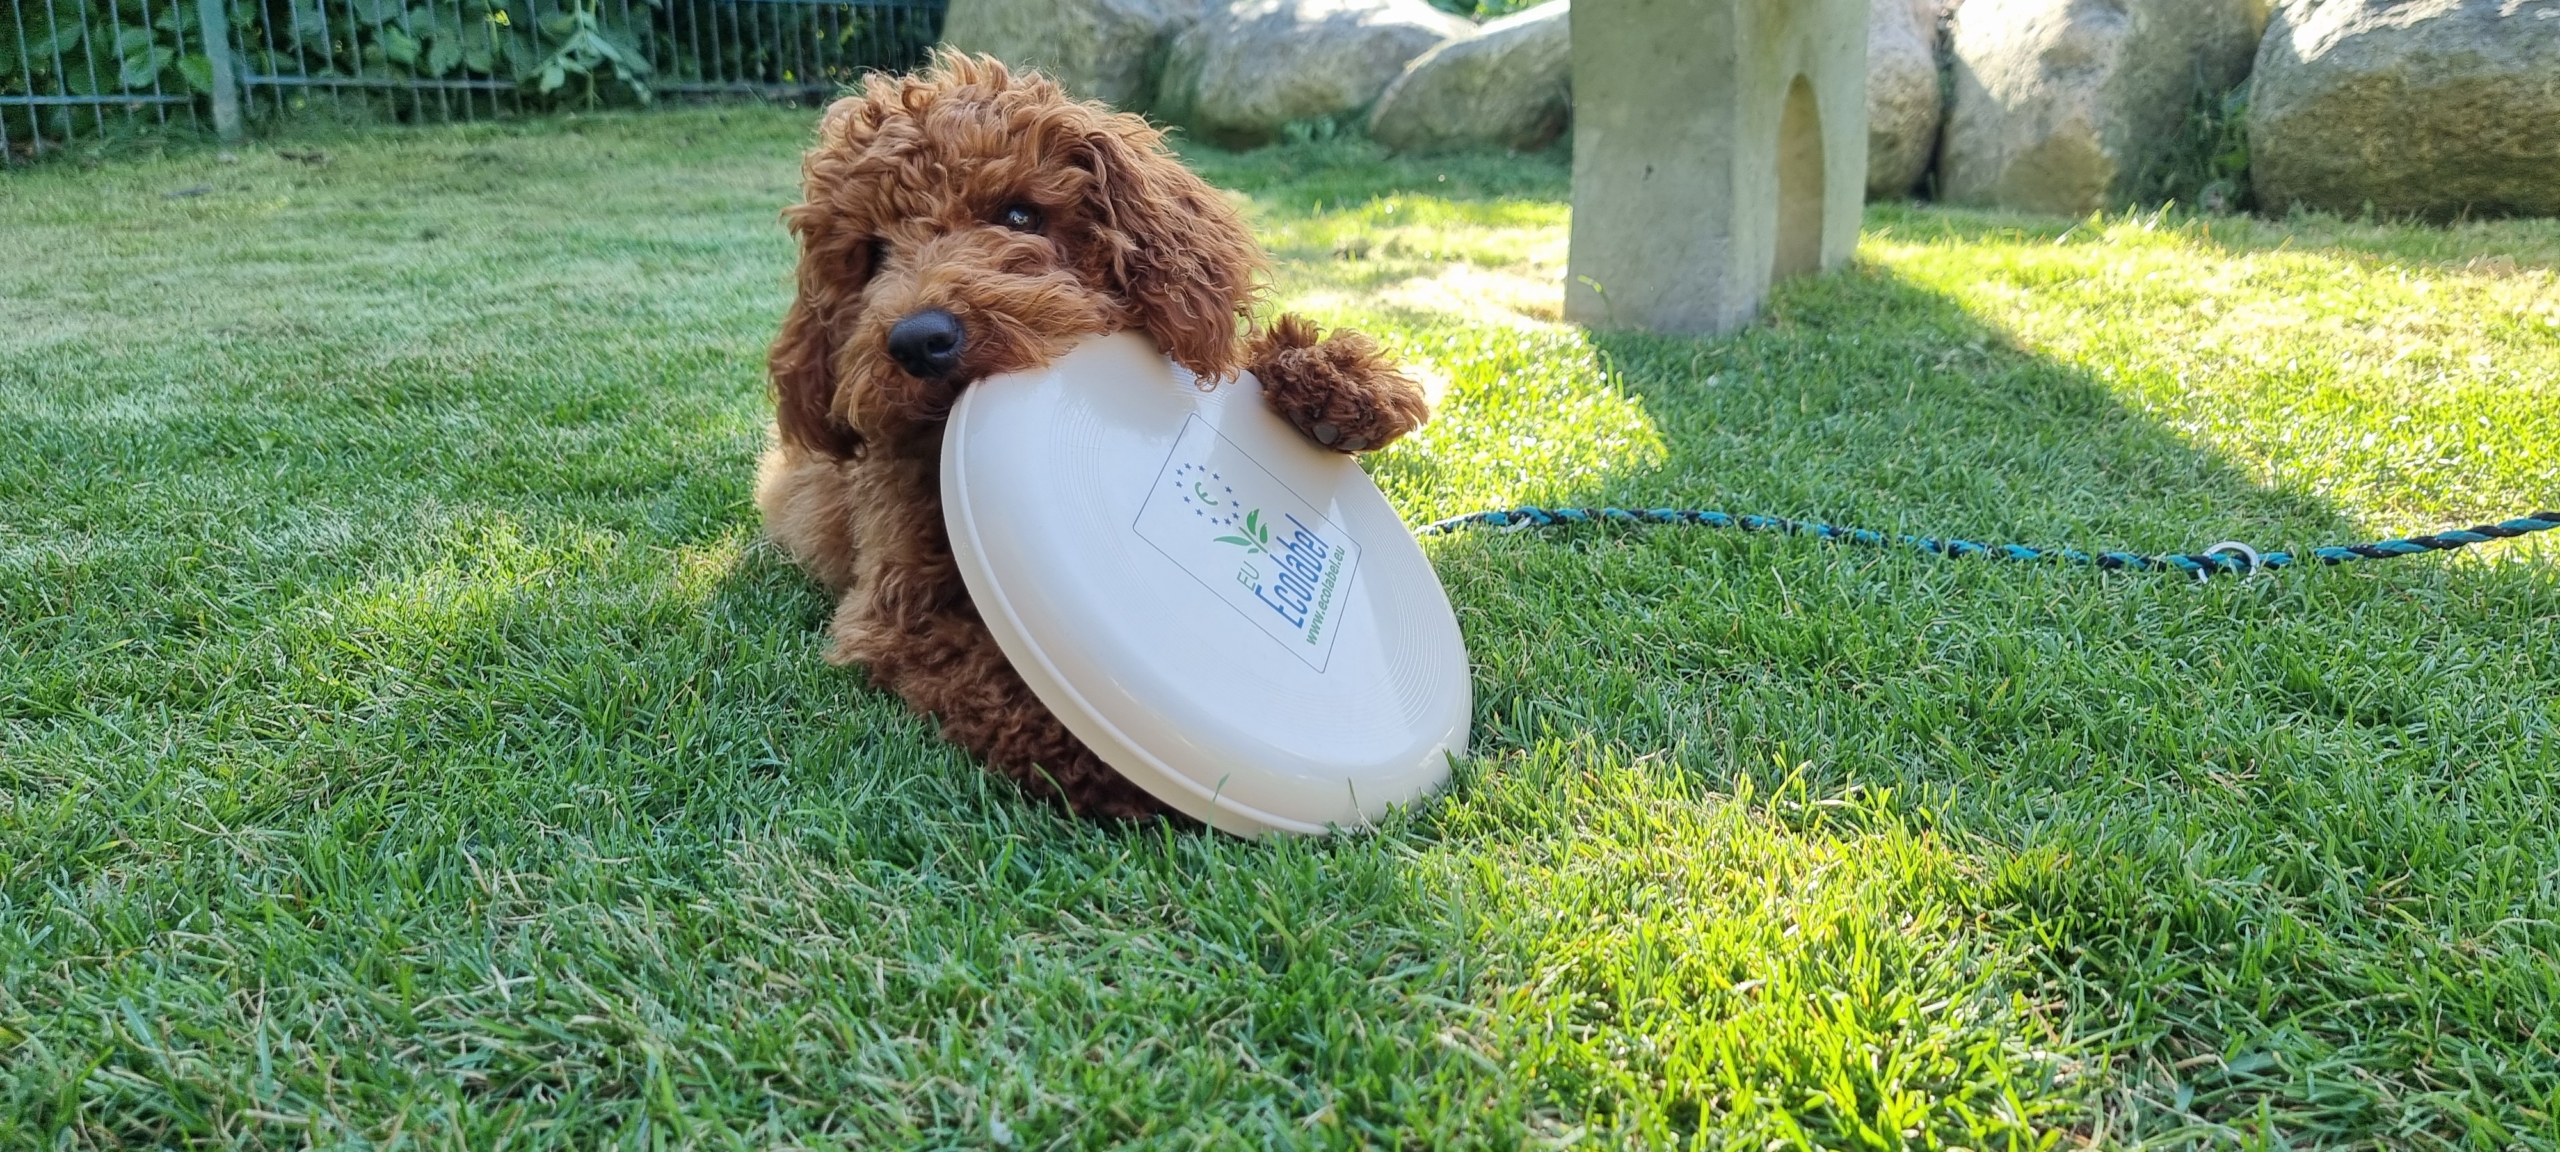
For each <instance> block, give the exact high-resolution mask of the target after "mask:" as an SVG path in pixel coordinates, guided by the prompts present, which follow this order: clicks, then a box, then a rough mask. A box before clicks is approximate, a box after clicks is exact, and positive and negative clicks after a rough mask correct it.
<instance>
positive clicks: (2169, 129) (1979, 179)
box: [1938, 0, 2267, 214]
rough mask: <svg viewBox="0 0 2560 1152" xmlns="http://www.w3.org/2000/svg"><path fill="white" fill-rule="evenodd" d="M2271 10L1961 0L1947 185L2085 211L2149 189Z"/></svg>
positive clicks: (1942, 181) (2239, 75)
mask: <svg viewBox="0 0 2560 1152" xmlns="http://www.w3.org/2000/svg"><path fill="white" fill-rule="evenodd" d="M2266 22H2267V2H2266V0H1965V3H1964V5H1963V6H1962V7H1960V8H1958V9H1956V15H1955V35H1954V43H1953V51H1954V56H1955V101H1954V104H1953V107H1952V108H1950V110H1949V112H1948V117H1947V128H1946V137H1945V141H1944V143H1943V145H1942V146H1941V148H1940V150H1939V153H1938V188H1939V192H1940V194H1941V195H1942V196H1944V197H1945V198H1946V199H1947V200H1949V201H1952V202H1954V203H1959V204H1978V205H1990V206H1998V207H2003V208H2025V209H2028V210H2031V211H2037V212H2065V213H2072V214H2080V213H2086V212H2090V211H2094V210H2096V209H2100V208H2107V207H2112V206H2115V205H2117V204H2121V203H2124V202H2126V201H2129V200H2133V199H2136V198H2138V197H2140V196H2142V195H2144V194H2146V193H2148V192H2149V191H2151V189H2152V186H2155V185H2156V184H2157V182H2158V180H2159V178H2160V176H2161V175H2162V174H2163V166H2164V165H2167V164H2170V163H2174V162H2175V161H2176V153H2177V150H2178V148H2179V147H2180V144H2181V141H2182V140H2183V139H2184V136H2185V130H2186V124H2187V117H2188V116H2189V114H2191V113H2192V112H2193V111H2194V110H2195V108H2196V105H2197V103H2198V101H2199V100H2200V99H2205V98H2216V99H2218V98H2219V97H2221V96H2222V94H2223V93H2225V92H2228V91H2229V90H2231V89H2232V88H2234V87H2236V86H2238V85H2239V84H2240V82H2241V81H2243V80H2245V79H2247V78H2248V76H2249V61H2250V58H2251V57H2252V56H2253V55H2254V54H2255V53H2256V51H2257V45H2258V35H2259V33H2260V32H2261V31H2262V30H2263V29H2264V28H2265V27H2266Z"/></svg>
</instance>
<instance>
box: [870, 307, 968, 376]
mask: <svg viewBox="0 0 2560 1152" xmlns="http://www.w3.org/2000/svg"><path fill="white" fill-rule="evenodd" d="M967 342H968V333H967V331H966V330H965V329H963V328H961V327H960V318H959V317H957V316H954V315H952V314H950V313H948V312H945V311H943V310H942V309H940V308H927V309H925V310H924V311H922V312H918V313H916V314H915V315H913V316H909V317H907V318H906V319H904V320H900V321H898V323H897V324H896V326H894V327H892V328H890V329H889V357H890V358H891V359H893V360H896V361H897V362H898V366H899V367H901V368H904V369H906V370H907V374H908V375H911V376H914V377H915V378H916V379H918V380H938V379H941V378H942V377H945V376H948V375H950V374H951V370H952V369H954V368H958V367H959V366H960V350H961V348H962V346H963V345H965V344H966V343H967Z"/></svg>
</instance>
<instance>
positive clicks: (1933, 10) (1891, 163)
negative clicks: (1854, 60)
mask: <svg viewBox="0 0 2560 1152" xmlns="http://www.w3.org/2000/svg"><path fill="white" fill-rule="evenodd" d="M1940 10H1943V5H1940V0H1874V5H1871V10H1869V20H1866V197H1869V200H1889V197H1905V195H1910V192H1912V189H1915V187H1917V184H1920V177H1928V161H1930V159H1935V156H1938V120H1943V115H1946V92H1943V90H1940V84H1938V13H1940Z"/></svg>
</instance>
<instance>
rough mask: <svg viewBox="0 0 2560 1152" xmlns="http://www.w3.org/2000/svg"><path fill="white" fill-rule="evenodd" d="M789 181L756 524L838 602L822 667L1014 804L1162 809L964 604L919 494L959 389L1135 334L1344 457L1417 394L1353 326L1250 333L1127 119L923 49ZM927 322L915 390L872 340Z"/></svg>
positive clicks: (1220, 216) (836, 109) (930, 495)
mask: <svg viewBox="0 0 2560 1152" xmlns="http://www.w3.org/2000/svg"><path fill="white" fill-rule="evenodd" d="M801 171H802V202H801V203H799V204H797V205H794V206H793V207H791V208H790V209H789V210H787V211H786V212H785V213H784V219H785V221H786V222H787V223H788V224H789V226H790V228H791V231H792V233H793V234H794V235H795V236H796V237H797V238H798V240H799V244H800V264H799V269H798V272H797V286H798V293H797V296H796V298H795V299H794V300H793V301H792V305H791V309H790V311H789V313H788V314H787V315H786V316H785V317H784V318H783V322H782V331H781V334H780V335H779V336H777V337H776V338H775V340H774V343H773V351H772V354H771V357H770V359H769V361H768V364H767V369H768V375H769V376H770V378H771V381H772V385H773V392H774V425H775V443H774V446H773V447H772V448H771V449H770V450H768V451H767V452H766V454H765V458H764V461H763V463H762V466H761V469H760V472H759V475H758V478H757V483H756V504H757V506H758V507H759V508H761V509H762V510H763V512H764V517H765V530H766V532H767V534H768V535H770V536H771V537H772V538H773V540H774V541H775V542H776V543H778V544H780V545H781V546H782V547H783V549H784V550H786V551H787V552H789V553H790V554H791V555H792V557H793V558H794V559H795V560H797V561H798V562H799V563H800V564H801V566H802V567H804V568H806V569H808V571H809V572H810V574H811V575H813V576H816V577H817V578H818V579H819V580H820V581H821V582H823V583H824V584H825V585H826V586H827V588H828V590H829V591H831V592H833V593H835V594H837V595H838V597H839V601H838V603H837V605H836V612H835V617H834V620H833V621H832V623H831V624H830V625H829V629H830V633H831V635H832V637H833V639H834V645H833V648H832V650H831V651H830V653H829V656H828V658H829V659H830V660H832V661H834V662H837V663H858V664H861V665H863V666H865V667H866V668H867V669H868V670H869V672H870V675H871V679H872V682H873V683H875V684H877V685H879V686H881V687H883V688H886V689H888V690H889V691H891V692H895V693H897V694H898V696H899V697H901V698H903V699H904V700H906V701H907V703H908V704H909V705H911V706H913V707H915V708H916V709H918V710H920V711H923V712H926V713H930V714H932V715H933V716H935V717H936V718H938V719H939V720H940V721H941V725H942V733H943V735H944V736H945V737H946V738H948V739H950V740H952V741H953V742H955V743H957V744H960V745H961V746H963V747H965V748H967V749H969V750H970V751H972V752H975V753H977V754H978V755H980V756H982V757H984V758H985V759H986V761H987V763H988V764H989V765H990V766H992V767H994V768H996V769H997V770H999V771H1001V772H1003V773H1004V774H1005V775H1007V776H1009V777H1012V778H1013V779H1015V780H1017V781H1019V782H1021V783H1022V785H1023V786H1024V787H1025V788H1027V789H1029V790H1030V791H1032V792H1034V793H1035V794H1040V795H1050V796H1056V797H1058V798H1060V799H1063V800H1064V801H1065V802H1066V803H1067V804H1068V805H1069V806H1071V807H1073V808H1074V809H1075V810H1077V811H1079V812H1083V813H1086V814H1089V815H1095V816H1105V817H1133V816H1143V815H1147V814H1150V813H1154V812H1157V811H1160V810H1161V808H1160V806H1159V805H1158V804H1157V803H1156V801H1155V800H1154V798H1152V797H1150V796H1148V795H1147V794H1146V793H1145V792H1143V791H1141V790H1140V789H1138V788H1137V787H1136V786H1134V785H1132V784H1130V783H1129V782H1128V781H1126V780H1124V779H1122V778H1121V777H1120V776H1119V775H1118V774H1117V773H1115V772H1113V771H1111V769H1110V768H1109V767H1108V766H1106V765H1104V764H1103V763H1102V762H1101V760H1100V759H1099V758H1097V757H1095V756H1094V754H1093V753H1092V752H1091V751H1090V750H1088V749H1086V748H1085V747H1084V745H1083V744H1082V743H1080V742H1078V741H1077V740H1076V738H1075V737H1074V736H1073V735H1071V734H1070V733H1068V731H1067V730H1066V727H1065V725H1063V724H1061V723H1059V722H1058V720H1057V718H1056V717H1054V716H1052V715H1050V714H1049V711H1048V709H1047V708H1045V707H1043V706H1042V705H1041V703H1040V702H1039V700H1038V699H1037V698H1035V697H1034V696H1033V695H1032V694H1031V690H1030V688H1029V687H1028V686H1027V685H1025V684H1024V683H1023V681H1022V678H1021V677H1020V676H1018V675H1016V674H1015V673H1014V670H1013V668H1012V666H1011V665H1009V664H1007V663H1006V662H1005V658H1004V654H1003V652H1002V651H1001V650H999V649H998V648H997V647H996V643H995V638H994V637H993V636H991V635H990V634H989V633H988V632H987V629H986V625H985V624H984V623H983V622H982V621H981V620H980V619H979V617H978V612H977V608H976V607H975V606H974V605H972V604H971V603H970V602H969V594H968V590H967V588H966V587H965V586H963V584H962V583H961V579H960V574H959V571H958V569H957V568H956V567H955V566H954V564H953V561H952V557H951V546H950V541H949V540H948V539H947V538H946V537H945V536H944V533H943V521H942V501H941V493H940V490H939V459H940V456H941V451H942V428H943V422H944V420H945V418H946V417H947V416H948V414H949V412H950V409H951V404H952V402H953V401H954V400H955V399H956V398H957V397H958V393H959V389H961V388H963V387H966V386H967V385H968V383H969V382H971V381H975V380H980V379H984V378H986V377H988V376H992V375H997V374H999V373H1004V372H1010V371H1015V370H1019V369H1023V368H1029V367H1033V366H1036V365H1038V364H1041V363H1044V362H1046V361H1048V360H1051V359H1053V358H1055V357H1057V356H1058V355H1060V354H1062V353H1064V352H1066V351H1067V350H1068V349H1069V348H1071V347H1073V346H1074V345H1075V344H1076V343H1078V342H1079V341H1081V340H1083V339H1084V338H1086V337H1088V336H1095V335H1101V334H1105V333H1110V332H1116V331H1121V330H1123V329H1131V328H1134V329H1137V330H1140V331H1143V332H1145V333H1146V334H1147V335H1148V336H1149V337H1150V338H1152V339H1153V340H1154V341H1155V343H1156V346H1157V347H1158V348H1161V349H1163V350H1164V352H1165V354H1166V355H1168V356H1170V357H1172V358H1173V360H1174V361H1175V362H1177V363H1180V364H1181V365H1183V366H1184V367H1186V368H1189V369H1191V370H1192V371H1193V372H1196V373H1198V374H1199V375H1200V377H1201V378H1202V379H1203V380H1207V381H1217V380H1222V379H1227V378H1231V377H1232V376H1233V375H1234V373H1235V372H1236V370H1237V369H1239V368H1247V369H1250V370H1251V371H1252V372H1253V373H1254V374H1255V375H1256V376H1257V377H1259V378H1260V379H1261V380H1262V381H1263V382H1264V387H1265V393H1266V396H1267V397H1268V398H1269V400H1270V403H1271V405H1272V407H1273V409H1274V410H1275V411H1277V412H1279V413H1280V414H1282V415H1283V416H1285V417H1287V418H1288V419H1289V420H1290V421H1291V422H1293V423H1295V424H1296V425H1297V426H1298V427H1299V429H1300V430H1302V431H1304V432H1306V433H1307V434H1308V435H1309V436H1311V437H1313V438H1315V439H1316V440H1317V441H1318V442H1319V443H1325V444H1329V445H1330V446H1332V447H1334V448H1335V449H1337V450H1340V451H1346V452H1352V451H1362V450H1368V449H1376V448H1380V447H1384V446H1385V445H1386V444H1387V443H1388V442H1389V441H1391V440H1393V439H1394V438H1396V437H1397V436H1401V435H1403V434H1404V433H1406V432H1409V431H1412V430H1413V429H1414V428H1417V427H1419V426H1421V424H1422V422H1423V421H1424V420H1425V419H1427V418H1428V416H1429V411H1428V407H1427V405H1426V404H1425V402H1424V400H1423V396H1422V391H1421V389H1420V388H1418V387H1416V386H1415V385H1414V383H1413V382H1412V381H1411V380H1408V379H1406V378H1405V377H1404V376H1403V375H1402V374H1401V373H1399V372H1398V371H1397V370H1396V369H1395V367H1394V366H1393V365H1392V364H1391V363H1389V362H1388V360H1387V359H1386V357H1385V355H1384V354H1383V353H1382V351H1381V350H1380V349H1379V348H1378V346H1377V345H1376V344H1375V343H1374V342H1373V341H1371V340H1369V339H1368V338H1366V337H1364V336H1361V335H1360V334H1358V333H1355V332H1336V333H1335V334H1334V335H1333V336H1332V337H1331V338H1329V339H1324V340H1321V341H1319V340H1318V339H1317V336H1318V333H1317V331H1316V328H1315V325H1313V324H1310V323H1308V322H1307V321H1305V320H1303V319H1300V318H1298V317H1295V316H1282V317H1280V318H1279V319H1277V320H1276V321H1274V322H1273V324H1272V325H1271V327H1270V330H1269V331H1267V332H1264V333H1261V334H1260V335H1255V334H1253V333H1252V332H1251V331H1250V329H1249V327H1248V325H1247V323H1246V322H1247V321H1248V319H1249V318H1250V315H1251V312H1252V307H1253V304H1254V301H1255V298H1256V291H1257V290H1256V287H1255V276H1256V275H1257V273H1259V272H1261V271H1262V269H1263V267H1264V260H1263V256H1262V251H1261V249H1260V248H1259V247H1258V246H1256V245H1255V243H1254V241H1253V236H1252V233H1251V232H1250V231H1249V230H1247V229H1246V227H1245V224H1244V221H1243V220H1242V219H1241V218H1240V217H1239V216H1238V215H1237V214H1236V212H1235V210H1234V209H1233V208H1231V207H1230V206H1229V205H1228V204H1227V202H1226V200H1225V199H1224V198H1223V197H1221V196H1220V195H1219V194H1218V192H1217V191H1216V190H1215V189H1213V188H1211V187H1210V186H1209V185H1208V184H1207V183H1205V182H1203V181H1202V180H1201V179H1200V178H1199V177H1197V176H1195V175H1193V174H1192V173H1191V171H1190V170H1189V169H1187V168H1185V167H1183V166H1182V164H1181V163H1180V162H1179V161H1177V160H1176V159H1174V158H1173V156H1172V155H1171V154H1170V153H1168V152H1167V151H1166V150H1165V147H1164V143H1163V139H1162V137H1161V135H1160V134H1159V133H1157V132H1156V131H1155V130H1154V129H1152V128H1149V127H1148V126H1147V124H1146V122H1145V121H1143V120H1141V119H1139V118H1137V117H1135V116H1129V115H1123V114H1119V113H1114V112H1112V111H1110V110H1109V109H1107V108H1105V107H1103V106H1101V105H1099V104H1091V103H1080V102H1077V101H1074V100H1071V99H1069V98H1068V97H1067V96H1066V95H1065V94H1064V93H1063V92H1061V91H1060V90H1059V89H1058V87H1057V85H1055V84H1053V83H1051V82H1050V81H1049V80H1048V79H1046V78H1045V77H1042V76H1039V75H1038V74H1036V73H1026V74H1023V75H1014V74H1012V73H1010V72H1008V71H1007V70H1006V69H1005V67H1004V66H1003V65H1001V64H998V63H996V62H995V61H993V60H990V59H987V58H985V57H970V56H961V55H956V54H944V55H939V56H937V57H936V58H935V60H934V62H933V64H932V65H931V66H930V67H928V68H927V69H926V70H924V71H922V72H919V73H916V74H913V75H908V76H894V77H893V76H872V77H870V78H869V79H867V80H866V81H865V82H864V85H863V90H862V92H861V94H860V95H855V96H848V97H846V98H844V99H842V100H838V101H837V102H836V103H835V104H834V105H833V106H832V107H830V108H829V109H828V110H827V113H826V117H825V119H824V120H823V122H822V123H821V125H820V127H819V129H818V142H817V145H816V146H815V147H814V148H812V149H810V151H809V153H808V155H807V156H806V158H805V159H804V160H803V162H802V165H801ZM1026 223H1027V224H1028V225H1029V226H1027V227H1026V226H1025V225H1026ZM929 310H940V311H942V312H946V313H948V314H949V315H950V316H951V317H952V318H954V319H955V320H956V321H957V322H958V324H959V326H960V328H961V329H962V330H963V331H964V332H965V337H964V338H963V339H962V341H961V342H960V345H959V348H958V350H957V354H956V361H954V362H952V363H951V365H950V367H949V368H948V370H931V371H927V372H925V373H924V374H921V375H920V374H918V373H917V372H913V371H910V370H909V369H908V368H906V367H902V366H901V361H900V360H899V358H898V357H897V356H896V355H894V354H893V353H892V352H891V350H890V342H889V334H890V331H891V329H892V328H893V327H894V326H896V325H897V324H898V322H899V321H900V320H901V319H905V318H908V317H912V316H917V315H919V314H921V313H924V312H927V311H929ZM911 350H912V349H911Z"/></svg>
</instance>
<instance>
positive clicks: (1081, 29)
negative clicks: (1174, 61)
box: [942, 0, 1201, 110]
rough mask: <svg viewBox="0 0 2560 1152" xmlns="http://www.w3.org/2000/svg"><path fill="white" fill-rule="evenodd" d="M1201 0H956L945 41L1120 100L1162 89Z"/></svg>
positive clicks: (1086, 93)
mask: <svg viewBox="0 0 2560 1152" xmlns="http://www.w3.org/2000/svg"><path fill="white" fill-rule="evenodd" d="M1200 4H1201V0H951V6H950V7H949V8H948V9H946V10H945V12H944V14H943V18H942V42H943V43H944V44H947V45H949V46H951V47H953V48H957V49H959V50H961V51H963V52H984V53H986V54H987V55H990V56H993V57H995V58H996V59H998V60H1002V61H1004V62H1005V63H1006V64H1009V65H1011V66H1013V67H1015V68H1037V69H1039V70H1040V71H1042V72H1045V73H1047V74H1048V75H1049V77H1050V78H1051V79H1053V80H1056V81H1057V82H1058V83H1059V84H1061V85H1064V86H1065V87H1066V89H1067V91H1069V92H1072V93H1074V94H1075V95H1077V96H1081V97H1085V98H1088V99H1094V100H1101V101H1103V102H1105V103H1108V104H1112V105H1114V106H1117V107H1120V108H1127V109H1132V110H1138V109H1144V108H1145V107H1146V106H1147V104H1148V102H1149V100H1151V99H1152V98H1153V97H1154V95H1155V87H1156V80H1157V77H1158V75H1159V74H1160V73H1161V71H1162V70H1163V67H1164V55H1165V49H1166V48H1168V47H1170V46H1171V44H1172V41H1173V37H1174V34H1175V33H1178V32H1180V31H1181V30H1182V29H1184V28H1187V27H1190V26H1191V25H1193V24H1196V23H1198V22H1199V20H1200Z"/></svg>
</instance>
